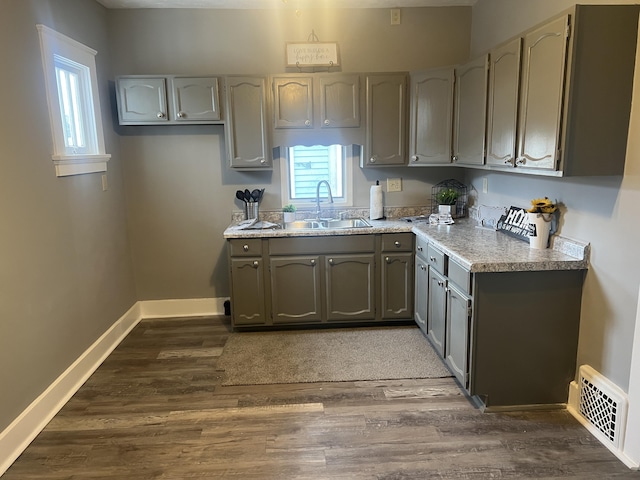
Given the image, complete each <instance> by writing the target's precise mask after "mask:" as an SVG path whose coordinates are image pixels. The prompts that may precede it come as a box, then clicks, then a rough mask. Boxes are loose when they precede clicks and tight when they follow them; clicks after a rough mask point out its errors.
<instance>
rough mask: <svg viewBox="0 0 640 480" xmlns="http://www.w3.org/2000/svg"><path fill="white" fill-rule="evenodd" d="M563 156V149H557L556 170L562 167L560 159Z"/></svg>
mask: <svg viewBox="0 0 640 480" xmlns="http://www.w3.org/2000/svg"><path fill="white" fill-rule="evenodd" d="M561 158H562V150H561V149H558V150H556V170H558V169H559V168H560V159H561Z"/></svg>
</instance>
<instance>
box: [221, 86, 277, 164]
mask: <svg viewBox="0 0 640 480" xmlns="http://www.w3.org/2000/svg"><path fill="white" fill-rule="evenodd" d="M225 89H226V95H225V99H226V114H227V124H226V129H225V134H226V140H227V155H228V157H229V164H230V166H231V167H233V168H242V169H246V170H252V169H255V170H262V169H265V168H266V169H268V168H272V166H273V161H272V155H271V150H270V148H269V128H268V118H269V115H268V112H267V108H268V107H267V105H268V102H267V90H266V78H264V77H226V79H225Z"/></svg>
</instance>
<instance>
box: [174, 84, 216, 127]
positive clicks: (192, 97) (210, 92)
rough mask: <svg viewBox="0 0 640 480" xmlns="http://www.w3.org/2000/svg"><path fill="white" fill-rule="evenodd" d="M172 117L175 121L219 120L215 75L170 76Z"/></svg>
mask: <svg viewBox="0 0 640 480" xmlns="http://www.w3.org/2000/svg"><path fill="white" fill-rule="evenodd" d="M169 83H170V85H171V92H173V95H172V97H173V109H172V112H171V113H172V118H171V120H174V121H176V122H190V123H193V122H210V121H216V120H220V118H221V115H220V104H219V103H220V101H219V94H218V79H217V78H215V77H171V78H170V79H169Z"/></svg>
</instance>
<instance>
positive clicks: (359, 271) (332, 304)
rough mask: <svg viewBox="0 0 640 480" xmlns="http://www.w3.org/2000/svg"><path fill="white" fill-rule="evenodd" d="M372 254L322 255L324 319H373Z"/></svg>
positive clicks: (333, 320) (373, 262) (373, 284)
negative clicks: (324, 289)
mask: <svg viewBox="0 0 640 480" xmlns="http://www.w3.org/2000/svg"><path fill="white" fill-rule="evenodd" d="M375 264H376V262H375V256H374V254H373V253H368V254H348V255H328V256H325V263H324V271H325V287H326V295H325V298H326V303H325V305H326V317H327V321H329V322H335V321H356V320H357V321H368V320H375V313H376V311H375V299H376V295H375V285H376V281H375V270H376V269H375Z"/></svg>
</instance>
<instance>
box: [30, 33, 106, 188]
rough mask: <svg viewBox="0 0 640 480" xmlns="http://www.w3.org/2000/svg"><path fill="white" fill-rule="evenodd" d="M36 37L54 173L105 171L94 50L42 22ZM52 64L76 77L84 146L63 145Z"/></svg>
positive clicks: (58, 102)
mask: <svg viewBox="0 0 640 480" xmlns="http://www.w3.org/2000/svg"><path fill="white" fill-rule="evenodd" d="M36 27H37V29H38V34H39V36H40V51H41V54H42V66H43V69H44V80H45V87H46V91H47V104H48V106H49V121H50V122H51V134H52V137H53V154H52V156H51V159H52V160H53V163H54V166H55V171H56V176H58V177H65V176H69V175H80V174H84V173H95V172H106V171H107V162H108V161H109V159H110V158H111V155H109V154H107V153H106V151H105V145H104V132H103V129H102V113H101V110H100V98H99V92H98V76H97V73H96V59H95V56H96V54H97V53H98V52H97V51H95V50H93V49H92V48H89V47H87V46H86V45H83V44H82V43H80V42H77V41H75V40H73V39H72V38H69V37H67V36H65V35H62V34H61V33H58V32H56V31H55V30H52V29H51V28H49V27H47V26H45V25H36ZM56 66H63V67H64V68H65V69H74V70H75V72H77V73H78V74H79V77H80V89H79V90H80V94H81V102H80V104H81V115H80V116H81V117H82V125H83V130H84V134H85V142H86V143H85V147H84V148H72V147H67V145H66V142H65V135H64V128H63V125H62V114H61V108H60V97H59V89H58V77H57V75H56Z"/></svg>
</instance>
